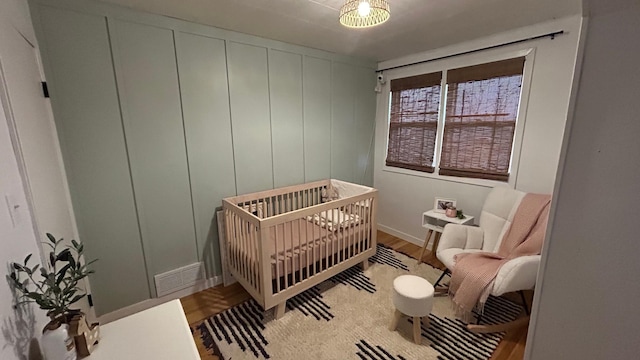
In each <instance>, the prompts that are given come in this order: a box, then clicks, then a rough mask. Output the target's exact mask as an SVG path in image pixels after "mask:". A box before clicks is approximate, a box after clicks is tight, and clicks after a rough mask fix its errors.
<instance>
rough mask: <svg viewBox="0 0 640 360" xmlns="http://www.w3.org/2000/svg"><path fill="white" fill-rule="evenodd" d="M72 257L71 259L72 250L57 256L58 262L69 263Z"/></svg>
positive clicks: (66, 250) (63, 251)
mask: <svg viewBox="0 0 640 360" xmlns="http://www.w3.org/2000/svg"><path fill="white" fill-rule="evenodd" d="M70 257H71V250H69V249H64V250H62V251H61V252H60V253H59V254H58V256H56V261H69V258H70Z"/></svg>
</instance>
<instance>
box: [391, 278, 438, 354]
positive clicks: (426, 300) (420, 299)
mask: <svg viewBox="0 0 640 360" xmlns="http://www.w3.org/2000/svg"><path fill="white" fill-rule="evenodd" d="M433 291H434V290H433V285H431V283H429V282H428V281H427V280H425V279H423V278H421V277H419V276H415V275H401V276H398V277H397V278H395V280H393V295H392V296H393V305H394V306H395V308H396V311H395V313H394V315H393V321H392V322H391V326H389V330H391V331H394V330H395V329H396V327H398V322H399V321H400V318H401V317H402V315H407V316H411V317H413V341H415V343H416V344H420V343H421V340H422V336H421V331H420V322H421V320H422V321H424V325H425V326H429V314H430V313H431V308H432V307H433Z"/></svg>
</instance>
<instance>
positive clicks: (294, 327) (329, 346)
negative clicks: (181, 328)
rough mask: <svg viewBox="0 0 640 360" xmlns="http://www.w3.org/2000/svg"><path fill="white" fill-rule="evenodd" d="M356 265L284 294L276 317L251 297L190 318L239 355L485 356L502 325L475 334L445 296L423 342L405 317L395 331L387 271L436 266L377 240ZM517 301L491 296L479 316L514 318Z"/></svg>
mask: <svg viewBox="0 0 640 360" xmlns="http://www.w3.org/2000/svg"><path fill="white" fill-rule="evenodd" d="M370 263H371V266H370V267H369V269H368V270H366V271H362V270H361V269H360V266H355V267H352V268H350V269H348V270H346V271H344V272H342V273H341V274H339V275H337V276H335V277H333V278H331V279H329V280H327V281H325V282H323V283H321V284H319V285H318V286H315V287H313V288H311V289H309V290H307V291H305V292H303V293H301V294H299V295H297V296H296V297H294V298H292V299H290V300H289V301H288V302H287V311H286V313H285V315H284V316H283V317H282V318H281V319H280V320H274V318H273V311H266V312H265V311H263V310H262V309H261V308H260V306H259V305H257V304H256V302H254V301H253V300H249V301H246V302H244V303H242V304H240V305H238V306H236V307H234V308H231V309H229V310H226V311H225V312H222V313H220V314H218V315H216V316H213V317H211V318H209V319H206V320H204V321H203V322H202V323H200V324H199V325H197V326H196V329H198V330H199V331H200V334H201V340H202V342H203V344H204V345H205V347H206V348H207V349H209V350H211V351H212V352H214V353H215V354H216V355H218V356H220V357H221V358H222V359H224V360H240V359H336V360H338V359H340V360H342V359H376V360H379V359H385V360H402V359H406V360H410V359H488V358H490V357H491V354H492V353H493V351H494V350H495V349H496V347H497V346H498V344H499V342H500V340H501V339H502V337H503V335H504V334H502V333H497V334H474V333H471V332H469V331H468V330H467V329H466V327H465V324H464V323H463V322H462V321H461V320H459V319H456V318H455V316H454V312H453V309H452V306H451V301H450V300H449V298H448V297H447V296H442V297H436V298H435V299H434V305H433V310H432V313H431V315H430V316H429V318H430V326H429V327H428V328H425V327H424V325H423V326H422V344H421V345H417V344H415V343H414V342H413V330H412V322H411V319H409V318H406V317H403V318H402V320H401V321H400V324H399V325H398V329H397V330H396V331H389V330H388V327H389V324H390V323H391V319H392V317H393V312H394V307H393V304H392V302H391V289H392V286H393V285H392V284H393V279H395V278H396V277H397V276H399V275H404V274H413V275H418V276H422V277H424V278H425V279H427V280H428V281H429V282H431V283H432V284H433V283H434V282H435V281H436V280H437V279H438V277H439V276H440V274H441V273H442V271H441V270H438V269H434V268H433V267H431V266H429V265H427V264H424V263H423V264H420V265H416V260H415V259H413V258H410V257H408V256H405V255H403V254H400V253H398V252H396V251H394V250H391V249H388V248H385V247H382V246H381V245H378V250H377V253H376V255H375V256H374V257H372V258H371V259H370ZM521 311H523V308H522V307H521V306H520V305H518V304H515V303H513V302H510V301H508V300H506V299H503V298H494V297H490V298H489V300H488V301H487V304H486V306H485V309H484V315H483V318H482V322H483V323H488V324H491V323H501V322H507V321H511V320H513V319H515V318H516V317H517V316H518V315H519V314H520V312H521Z"/></svg>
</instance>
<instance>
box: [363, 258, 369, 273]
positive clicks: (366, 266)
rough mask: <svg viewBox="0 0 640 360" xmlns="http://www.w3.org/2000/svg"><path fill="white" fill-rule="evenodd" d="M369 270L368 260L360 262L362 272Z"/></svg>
mask: <svg viewBox="0 0 640 360" xmlns="http://www.w3.org/2000/svg"><path fill="white" fill-rule="evenodd" d="M368 268H369V259H367V260H365V261H363V262H362V271H367V269H368Z"/></svg>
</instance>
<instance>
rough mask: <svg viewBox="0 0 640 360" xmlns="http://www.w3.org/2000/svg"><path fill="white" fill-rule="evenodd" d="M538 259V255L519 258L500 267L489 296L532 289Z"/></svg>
mask: <svg viewBox="0 0 640 360" xmlns="http://www.w3.org/2000/svg"><path fill="white" fill-rule="evenodd" d="M540 258H541V256H540V255H530V256H521V257H517V258H515V259H511V260H509V261H508V262H507V263H506V264H504V265H502V267H501V268H500V271H498V275H497V276H496V279H495V282H494V283H493V289H492V290H491V295H494V296H500V295H502V294H505V293H508V292H513V291H520V290H529V289H533V288H534V286H535V285H536V278H537V276H538V267H539V266H540Z"/></svg>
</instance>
